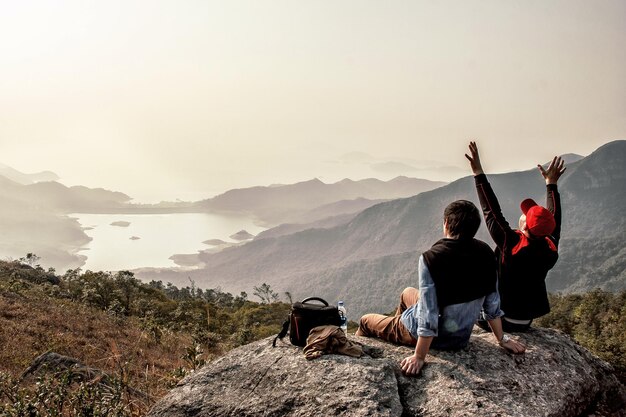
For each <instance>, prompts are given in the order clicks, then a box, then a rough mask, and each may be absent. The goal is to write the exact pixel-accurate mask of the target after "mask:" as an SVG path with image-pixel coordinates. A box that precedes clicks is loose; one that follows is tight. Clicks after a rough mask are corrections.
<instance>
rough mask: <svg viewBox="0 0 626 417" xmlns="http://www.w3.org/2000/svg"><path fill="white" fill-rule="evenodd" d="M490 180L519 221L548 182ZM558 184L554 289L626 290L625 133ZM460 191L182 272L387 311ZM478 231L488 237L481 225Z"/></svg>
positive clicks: (462, 185) (466, 195) (468, 190)
mask: <svg viewBox="0 0 626 417" xmlns="http://www.w3.org/2000/svg"><path fill="white" fill-rule="evenodd" d="M567 159H568V160H570V161H572V160H576V159H577V157H576V156H568V158H567ZM486 168H487V169H488V165H486ZM489 179H490V181H491V183H492V185H493V187H494V189H495V191H496V193H497V195H498V197H499V199H500V203H501V205H502V207H503V211H504V214H505V216H506V218H507V219H508V220H509V222H510V223H511V224H513V225H515V224H516V223H517V219H518V217H519V202H520V201H521V200H522V199H523V198H525V197H531V198H534V199H535V200H537V201H545V183H544V182H543V179H542V178H541V176H540V174H539V172H538V171H537V170H536V168H533V169H530V170H528V171H522V172H513V173H507V174H499V175H489ZM559 189H560V192H561V197H562V201H563V213H564V216H563V228H562V229H563V232H562V241H561V247H560V260H559V262H558V264H557V266H556V267H555V269H554V270H553V271H551V272H550V274H549V276H548V280H547V284H548V287H549V290H550V291H564V292H570V291H585V290H588V289H591V288H594V287H600V288H604V289H607V290H618V289H624V288H626V249H625V245H624V244H623V234H624V232H625V231H626V220H625V218H624V215H623V208H624V207H625V206H626V193H625V190H626V141H615V142H611V143H609V144H606V145H604V146H602V147H600V148H599V149H597V150H596V151H595V152H594V153H593V154H591V155H589V156H588V157H585V158H583V159H581V160H578V161H576V162H572V163H570V164H569V165H568V168H567V171H566V173H565V175H564V176H563V177H562V178H561V180H560V181H559ZM461 198H463V199H469V200H471V201H474V202H475V203H477V198H476V191H475V188H474V180H473V178H472V177H465V178H462V179H459V180H457V181H454V182H453V183H451V184H448V185H445V186H442V187H440V188H437V189H434V190H431V191H427V192H423V193H421V194H418V195H416V196H413V197H408V198H403V199H396V200H392V201H388V202H383V203H380V204H377V205H374V206H372V207H370V208H367V209H365V210H364V211H362V212H360V213H359V214H358V215H356V216H355V217H354V218H352V219H351V220H349V221H348V222H347V223H345V224H340V225H337V226H335V227H331V228H327V229H320V228H316V229H309V230H303V231H298V232H296V233H292V234H287V235H285V234H281V235H279V236H277V237H266V238H263V239H255V240H254V241H252V242H250V243H248V244H246V245H243V246H240V247H236V248H230V249H226V250H224V251H222V252H219V253H216V254H208V253H207V254H200V255H199V257H200V259H201V261H202V262H203V263H204V265H205V266H204V267H203V268H202V269H200V270H197V271H188V272H185V274H184V279H185V280H186V279H187V278H188V277H190V278H192V279H194V280H195V281H196V284H197V285H198V286H201V287H217V286H219V287H221V288H223V289H225V290H227V291H231V292H238V291H241V290H245V291H249V290H250V289H251V288H252V287H253V286H255V285H259V284H260V283H262V282H266V283H268V284H270V285H271V286H272V287H273V288H274V289H275V290H276V291H280V292H282V291H290V292H291V293H292V294H293V295H294V296H295V298H302V297H305V296H311V295H317V296H322V297H324V298H326V299H327V300H329V301H336V300H338V299H344V300H346V302H347V303H348V305H349V306H350V308H351V311H352V314H355V315H357V316H358V315H360V314H362V313H364V312H365V311H366V310H371V311H381V312H384V311H389V310H391V309H392V308H393V306H394V304H395V303H396V298H397V294H398V292H399V290H400V289H401V288H403V287H405V286H407V285H416V283H417V277H416V269H417V260H418V257H419V254H420V253H421V252H422V251H424V250H426V249H428V248H429V247H430V245H431V244H432V243H433V242H435V241H436V240H438V239H439V238H440V237H441V234H442V231H441V230H442V225H441V224H442V213H443V208H444V207H445V206H446V205H447V204H448V203H449V202H451V201H453V200H456V199H461ZM270 232H271V231H270ZM268 234H269V233H268ZM479 238H481V239H483V240H485V241H487V242H490V243H491V240H490V238H489V237H488V235H487V233H486V230H485V228H484V226H481V230H480V232H479ZM139 276H140V277H143V278H144V279H162V280H164V281H173V282H182V280H181V278H182V277H181V276H180V275H178V274H176V273H174V272H172V271H145V272H142V273H140V274H139Z"/></svg>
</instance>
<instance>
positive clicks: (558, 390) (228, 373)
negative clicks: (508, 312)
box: [149, 329, 626, 417]
mask: <svg viewBox="0 0 626 417" xmlns="http://www.w3.org/2000/svg"><path fill="white" fill-rule="evenodd" d="M350 338H351V339H352V340H354V341H356V342H360V343H364V344H367V345H370V346H374V347H377V348H382V349H384V354H383V355H382V357H380V358H371V357H362V358H351V357H347V356H340V355H327V356H322V358H320V359H317V360H313V361H307V360H306V359H305V358H304V356H303V355H302V350H301V349H299V348H297V347H294V346H292V345H289V344H279V345H277V347H276V348H272V346H271V338H268V339H264V340H261V341H258V342H255V343H252V344H250V345H247V346H243V347H241V348H238V349H236V350H233V351H231V352H230V353H229V354H228V355H226V356H224V357H222V358H220V359H218V360H216V361H214V362H212V363H211V364H209V365H207V366H206V367H204V368H203V369H201V370H200V371H198V372H197V373H195V374H193V375H191V376H189V377H187V378H185V379H184V380H183V381H181V383H179V384H178V386H177V387H176V388H174V389H173V390H172V391H171V392H170V393H169V394H168V395H167V396H166V397H164V398H163V399H161V400H160V401H159V402H158V403H157V404H156V405H155V406H154V407H153V409H152V410H151V412H150V414H149V415H150V416H151V417H183V416H185V417H192V416H238V417H240V416H299V417H303V416H316V417H317V416H334V415H345V416H398V417H408V416H445V417H453V416H559V417H561V416H581V415H594V414H595V415H611V416H624V415H626V412H625V411H624V410H625V407H626V389H625V388H624V386H623V385H621V384H620V383H619V382H618V380H617V379H616V377H615V376H614V374H613V371H612V368H611V367H610V365H608V364H607V363H605V362H603V361H601V360H600V359H598V358H597V357H595V356H593V355H592V354H591V353H589V352H588V351H587V350H585V349H584V348H582V347H580V346H579V345H578V344H576V342H574V341H573V340H572V339H571V338H569V337H568V336H566V335H564V334H563V333H561V332H558V331H555V330H548V329H536V330H533V331H531V332H530V333H527V334H524V335H522V336H521V337H520V339H521V340H522V341H524V342H525V343H526V345H527V351H526V353H525V354H524V355H519V356H515V355H511V354H509V353H507V352H506V351H504V350H503V349H501V348H500V347H499V346H498V345H497V343H496V342H495V341H494V340H493V336H492V335H491V334H488V333H484V332H482V331H480V332H479V331H476V332H475V334H474V335H473V336H472V340H471V343H470V345H469V346H468V348H466V349H464V350H461V351H458V352H442V351H432V352H431V353H432V354H431V355H430V357H429V359H428V364H427V366H426V367H425V368H424V370H423V372H422V374H421V375H420V376H419V377H417V378H409V377H405V376H403V375H402V374H401V372H400V369H399V366H398V363H399V362H400V360H402V358H404V357H405V356H407V355H410V354H412V352H413V350H412V349H410V348H407V347H402V346H395V345H391V344H388V343H384V342H381V341H378V340H375V339H367V338H361V337H354V336H351V337H350Z"/></svg>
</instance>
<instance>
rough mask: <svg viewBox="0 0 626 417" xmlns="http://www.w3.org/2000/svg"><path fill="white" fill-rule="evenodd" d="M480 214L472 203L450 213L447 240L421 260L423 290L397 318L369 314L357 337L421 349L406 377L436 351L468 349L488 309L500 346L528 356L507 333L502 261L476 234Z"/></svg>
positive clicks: (456, 205)
mask: <svg viewBox="0 0 626 417" xmlns="http://www.w3.org/2000/svg"><path fill="white" fill-rule="evenodd" d="M480 217H481V216H480V213H479V212H478V209H477V208H476V206H475V205H474V204H473V203H472V202H470V201H466V200H458V201H455V202H453V203H451V204H450V205H448V206H447V207H446V209H445V210H444V221H443V231H444V235H445V238H443V239H441V240H439V241H437V242H436V243H435V244H434V245H433V246H432V247H431V248H430V249H429V250H428V251H426V252H424V253H423V254H422V255H421V256H420V259H419V266H418V275H419V290H417V289H415V288H406V289H405V290H404V291H403V292H402V294H401V296H400V305H399V306H398V308H397V310H396V314H395V315H394V316H385V315H381V314H366V315H364V316H363V317H361V320H360V323H359V329H358V330H357V332H356V335H357V336H366V337H369V336H374V337H378V338H381V339H383V340H386V341H389V342H393V343H398V344H403V345H409V346H415V354H414V355H411V356H409V357H407V358H404V359H403V360H402V362H401V367H402V372H403V373H404V374H405V375H417V374H419V372H420V371H421V369H422V367H423V366H424V361H425V359H426V355H427V354H428V351H429V349H430V348H431V347H433V348H435V349H443V350H455V349H461V348H463V347H465V346H467V344H468V342H469V338H470V335H471V333H472V327H473V326H474V324H475V323H476V320H477V318H478V317H479V314H480V312H481V309H482V310H483V315H484V317H485V318H486V319H487V320H488V322H489V325H490V326H491V329H492V331H493V333H494V335H495V336H496V339H497V340H498V343H499V344H500V346H502V347H504V348H505V349H507V350H509V351H511V352H513V353H523V352H524V350H525V347H524V345H522V344H521V343H518V342H516V341H515V340H513V339H511V338H510V337H509V336H508V335H505V334H504V333H503V332H502V323H501V321H500V317H501V316H502V315H503V314H504V313H503V312H502V311H501V310H500V296H499V295H498V292H497V291H496V258H495V255H494V253H493V251H492V250H491V248H490V247H489V246H488V245H487V244H486V243H485V242H482V241H480V240H477V239H474V235H475V234H476V232H477V231H478V227H479V226H480Z"/></svg>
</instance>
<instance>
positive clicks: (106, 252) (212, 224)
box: [70, 213, 265, 271]
mask: <svg viewBox="0 0 626 417" xmlns="http://www.w3.org/2000/svg"><path fill="white" fill-rule="evenodd" d="M70 216H71V217H75V218H77V219H78V222H79V223H80V224H81V225H82V226H83V227H85V228H92V229H90V230H85V233H86V234H87V235H88V236H89V237H91V238H92V239H93V240H92V241H91V242H89V244H88V245H87V246H85V248H84V249H85V250H83V251H81V254H82V255H85V256H87V261H86V262H87V263H86V265H85V266H84V267H83V270H87V269H91V270H93V271H98V270H104V271H118V270H123V269H134V268H141V267H172V266H176V264H175V263H174V262H173V261H172V260H170V259H168V258H169V257H170V256H172V255H175V254H193V253H197V252H198V251H200V250H202V249H209V248H211V247H212V246H210V245H206V244H204V243H202V242H203V241H205V240H210V239H221V240H223V241H226V242H236V241H235V240H233V239H231V238H230V237H229V236H231V235H233V234H235V233H237V232H238V231H240V230H242V229H243V230H246V231H248V232H249V233H251V234H253V235H257V234H258V233H260V232H262V231H263V230H265V228H263V227H260V226H257V225H255V224H254V223H253V221H252V219H251V218H248V217H237V216H223V215H216V214H206V213H174V214H83V213H74V214H71V215H70ZM113 222H128V223H130V224H129V225H128V226H127V227H121V226H112V225H111V223H113ZM137 238H139V239H137Z"/></svg>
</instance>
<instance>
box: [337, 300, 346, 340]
mask: <svg viewBox="0 0 626 417" xmlns="http://www.w3.org/2000/svg"><path fill="white" fill-rule="evenodd" d="M337 309H338V310H339V327H340V328H341V330H343V332H344V333H345V334H348V315H347V314H346V308H345V307H344V306H343V301H339V303H337Z"/></svg>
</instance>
